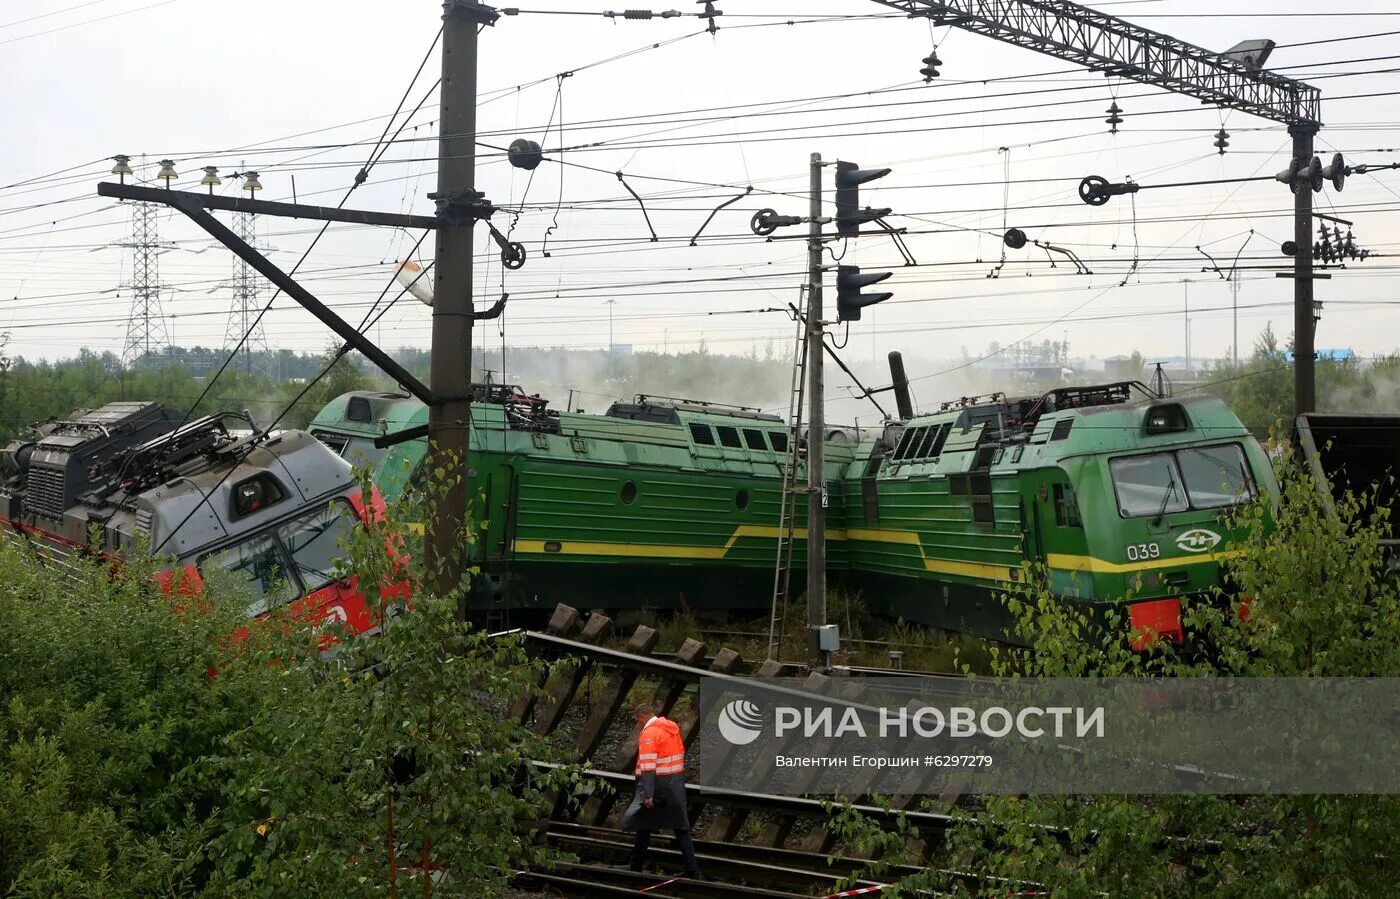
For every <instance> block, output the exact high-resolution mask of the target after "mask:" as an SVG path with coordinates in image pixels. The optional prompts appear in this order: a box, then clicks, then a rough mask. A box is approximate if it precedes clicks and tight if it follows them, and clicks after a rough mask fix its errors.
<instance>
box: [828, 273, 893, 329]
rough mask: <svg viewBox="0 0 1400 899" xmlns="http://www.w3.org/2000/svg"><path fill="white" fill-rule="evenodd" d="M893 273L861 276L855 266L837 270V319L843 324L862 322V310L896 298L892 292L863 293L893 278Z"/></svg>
mask: <svg viewBox="0 0 1400 899" xmlns="http://www.w3.org/2000/svg"><path fill="white" fill-rule="evenodd" d="M893 274H894V273H893V272H867V273H865V274H861V271H860V268H859V267H858V266H854V265H841V266H837V268H836V319H837V321H843V322H855V321H860V310H862V309H864V308H865V307H866V306H873V305H875V304H876V303H883V302H884V301H885V300H888V299H889V298H890V297H892V296H894V294H893V293H891V292H890V291H881V292H879V293H861V290H862V289H864V288H866V287H869V286H870V285H872V284H879V283H880V282H881V281H884V280H885V279H886V278H889V277H890V276H892V275H893Z"/></svg>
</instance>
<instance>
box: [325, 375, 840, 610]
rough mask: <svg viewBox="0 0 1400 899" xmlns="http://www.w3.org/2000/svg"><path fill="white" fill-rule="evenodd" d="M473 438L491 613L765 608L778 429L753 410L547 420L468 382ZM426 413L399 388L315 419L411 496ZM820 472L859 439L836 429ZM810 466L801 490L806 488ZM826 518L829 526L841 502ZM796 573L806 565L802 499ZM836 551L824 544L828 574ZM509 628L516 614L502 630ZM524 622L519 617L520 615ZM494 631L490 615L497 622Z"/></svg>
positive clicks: (689, 409) (531, 400) (612, 412)
mask: <svg viewBox="0 0 1400 899" xmlns="http://www.w3.org/2000/svg"><path fill="white" fill-rule="evenodd" d="M475 399H476V402H475V403H474V404H473V406H472V419H471V427H470V440H471V444H470V447H471V461H470V469H469V480H470V483H471V486H472V497H473V507H472V510H471V511H472V517H473V519H474V521H476V522H477V523H478V526H479V529H480V530H479V533H478V535H477V539H476V542H475V545H474V546H473V547H472V552H473V553H474V561H475V562H476V564H477V565H478V566H479V567H480V569H481V572H482V576H481V577H480V578H478V579H477V580H476V581H475V583H474V595H473V597H472V606H473V608H474V610H476V611H477V612H478V613H482V615H483V616H485V617H487V618H488V620H490V616H492V615H496V614H497V613H505V612H508V611H513V610H524V611H526V612H534V613H543V612H548V611H549V610H551V609H553V608H554V605H555V604H556V603H558V602H567V603H570V604H583V605H587V606H591V607H596V608H605V609H613V610H622V609H655V610H666V609H688V610H693V611H697V612H703V613H707V614H719V613H727V612H744V613H753V612H764V611H767V609H768V608H769V603H770V599H771V594H772V589H773V569H774V559H775V555H774V554H775V547H776V543H777V539H778V535H779V533H780V528H779V521H778V519H779V508H780V503H781V501H782V496H783V486H784V476H783V472H784V466H785V465H786V463H787V458H788V434H787V430H788V429H787V426H786V425H785V423H784V422H783V421H782V419H780V418H779V417H778V416H776V415H768V414H765V413H763V412H761V411H759V410H757V409H753V408H745V407H739V406H727V405H721V404H715V403H704V402H698V401H694V400H684V399H675V398H666V397H652V396H639V397H635V398H634V399H633V401H632V402H618V403H614V404H613V405H612V406H611V407H610V408H609V409H608V410H607V411H606V412H605V413H604V414H600V415H587V414H582V413H572V412H554V411H552V410H550V409H549V408H548V404H547V403H546V402H545V401H544V400H542V399H540V398H538V397H533V396H529V395H527V394H525V393H524V392H523V391H521V390H520V389H519V388H516V387H512V386H510V385H490V386H489V387H488V386H483V385H478V387H477V388H476V391H475ZM426 421H427V409H426V407H425V406H424V405H423V404H422V403H420V402H418V401H417V400H415V399H413V398H411V397H408V396H406V395H404V394H399V393H384V392H374V391H357V392H355V393H350V394H346V395H344V396H342V397H340V398H338V399H336V400H334V401H332V402H331V403H330V404H329V405H328V406H327V407H326V408H325V409H323V410H322V411H321V413H320V414H318V415H317V416H316V418H315V420H313V421H312V423H311V425H310V430H311V432H312V433H313V434H315V435H316V436H317V437H319V438H321V439H322V440H324V441H326V443H327V444H328V445H330V446H331V447H333V448H334V449H336V450H337V451H338V452H340V453H341V454H342V455H343V456H344V457H345V458H347V459H350V460H352V461H355V462H356V463H357V464H361V465H368V466H369V467H370V468H371V469H372V470H373V472H374V476H375V481H376V483H378V484H380V485H381V489H383V490H384V492H385V495H386V496H388V497H391V498H392V497H393V496H395V495H397V494H398V492H400V491H402V490H404V489H406V488H411V487H412V485H413V483H414V481H415V478H416V475H415V473H416V472H418V471H419V466H421V464H422V460H423V457H424V454H425V452H426V450H427V445H426V440H425V439H423V438H421V437H419V438H416V439H412V440H407V441H404V442H400V443H397V444H396V445H394V446H392V447H390V448H388V449H382V448H376V447H375V445H374V443H375V440H376V438H379V437H381V436H384V435H394V434H398V433H401V432H408V431H412V430H414V429H415V428H420V427H422V426H423V425H424V424H425V423H426ZM831 434H832V440H831V441H830V443H829V447H828V450H827V452H828V459H829V462H830V464H832V465H833V466H837V465H840V464H844V463H846V462H849V461H850V460H851V459H852V458H853V457H852V450H853V447H854V441H852V440H850V439H849V438H848V436H847V435H846V434H845V433H844V432H837V431H834V430H833V431H832V432H831ZM805 478H806V474H805V466H804V467H803V468H802V469H801V470H799V473H798V477H797V479H796V483H805ZM832 503H833V507H832V508H831V510H830V511H831V514H832V515H833V516H836V517H838V518H839V516H840V515H841V510H840V508H839V503H840V498H839V496H835V495H833V497H832ZM797 507H798V508H797V517H796V522H795V527H796V536H797V538H798V539H797V542H796V547H795V552H794V565H795V567H796V568H797V569H798V570H800V569H801V566H802V565H803V564H804V559H805V557H804V554H803V545H802V543H803V540H804V539H805V537H806V503H805V502H799V503H797ZM843 550H844V544H842V543H840V542H839V541H838V542H834V543H833V544H832V546H831V548H830V551H829V552H830V563H831V565H832V568H833V570H837V571H839V570H841V569H842V568H843V567H844V565H845V558H844V555H843ZM511 620H512V621H514V620H515V619H511ZM521 620H524V619H521ZM498 623H499V619H498Z"/></svg>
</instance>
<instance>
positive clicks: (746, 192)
mask: <svg viewBox="0 0 1400 899" xmlns="http://www.w3.org/2000/svg"><path fill="white" fill-rule="evenodd" d="M624 183H626V182H624ZM751 193H753V185H752V184H750V185H749V186H748V187H746V188H744V192H743V193H741V194H739V196H737V197H735V198H734V199H732V200H725V201H724V202H723V203H721V204H719V205H718V206H716V207H715V208H714V211H713V212H711V213H710V215H709V217H708V218H706V219H705V223H704V224H702V225H701V226H700V227H699V228H698V229H697V230H696V232H695V234H694V235H693V236H692V237H691V238H690V245H691V246H692V247H693V246H695V241H697V240H699V239H700V233H701V232H702V231H704V230H705V229H706V228H708V227H709V226H710V222H712V221H714V220H715V216H717V215H719V212H720V210H721V209H724V208H725V207H726V206H733V205H734V204H735V203H737V202H739V201H740V200H742V199H744V197H747V196H748V195H749V194H751Z"/></svg>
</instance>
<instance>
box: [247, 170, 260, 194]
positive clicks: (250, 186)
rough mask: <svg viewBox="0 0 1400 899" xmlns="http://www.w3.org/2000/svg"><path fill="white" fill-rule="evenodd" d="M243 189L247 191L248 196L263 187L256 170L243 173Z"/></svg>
mask: <svg viewBox="0 0 1400 899" xmlns="http://www.w3.org/2000/svg"><path fill="white" fill-rule="evenodd" d="M243 189H244V190H246V191H247V192H248V196H250V197H251V196H252V195H253V194H254V192H256V191H259V190H262V189H263V186H262V182H261V181H259V180H258V173H257V172H244V173H243Z"/></svg>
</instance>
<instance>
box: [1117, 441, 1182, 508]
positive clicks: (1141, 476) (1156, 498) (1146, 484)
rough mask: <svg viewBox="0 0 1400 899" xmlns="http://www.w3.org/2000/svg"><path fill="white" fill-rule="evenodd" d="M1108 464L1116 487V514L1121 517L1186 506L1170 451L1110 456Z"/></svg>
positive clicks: (1179, 478)
mask: <svg viewBox="0 0 1400 899" xmlns="http://www.w3.org/2000/svg"><path fill="white" fill-rule="evenodd" d="M1108 467H1109V471H1110V472H1111V473H1112V475H1113V487H1114V489H1115V490H1117V491H1118V514H1120V515H1122V516H1123V517H1124V518H1140V517H1143V516H1148V515H1161V514H1165V513H1167V512H1182V511H1185V510H1186V508H1187V503H1186V490H1185V489H1184V488H1183V487H1182V485H1181V475H1180V473H1179V472H1178V471H1177V468H1176V460H1174V459H1173V458H1172V456H1171V454H1170V453H1153V454H1152V455H1150V456H1129V457H1128V458H1126V459H1113V460H1110V461H1109V463H1108Z"/></svg>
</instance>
